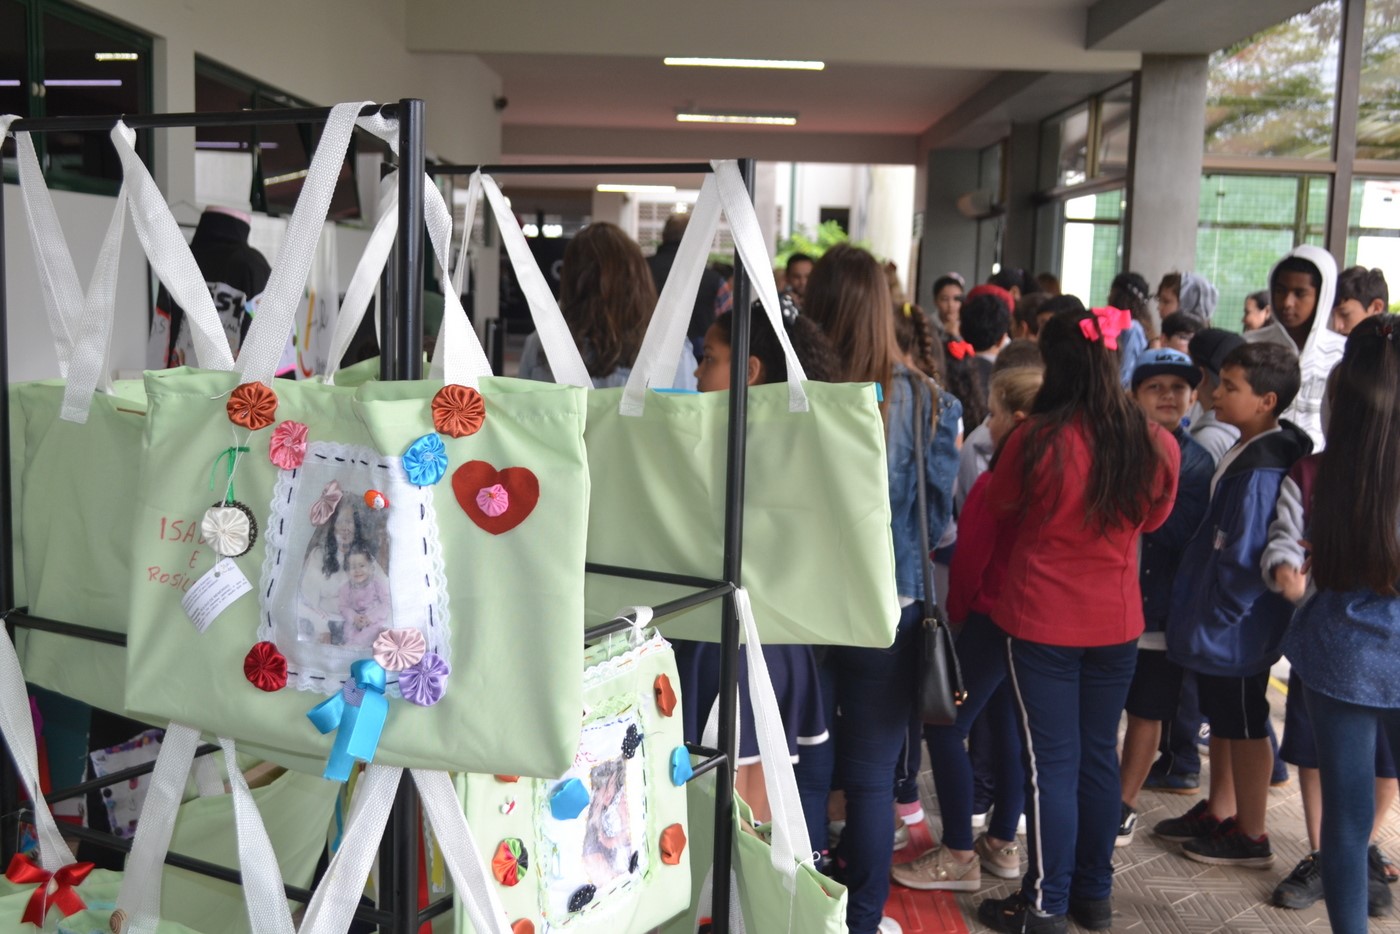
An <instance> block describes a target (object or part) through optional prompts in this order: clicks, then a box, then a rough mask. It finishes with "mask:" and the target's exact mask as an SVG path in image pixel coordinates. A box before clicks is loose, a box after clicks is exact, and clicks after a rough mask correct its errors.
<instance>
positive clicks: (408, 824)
mask: <svg viewBox="0 0 1400 934" xmlns="http://www.w3.org/2000/svg"><path fill="white" fill-rule="evenodd" d="M375 112H380V113H383V114H384V115H386V116H396V117H397V118H398V120H399V157H398V165H399V168H400V169H401V171H400V172H399V177H398V184H399V208H398V210H399V235H398V243H397V245H396V249H395V256H394V260H393V262H392V263H391V264H390V267H389V270H388V271H387V274H386V286H387V288H386V290H385V294H386V295H388V296H392V300H389V299H386V300H385V301H384V302H383V303H382V304H381V307H380V309H379V314H380V334H381V335H382V348H381V353H380V378H381V379H386V380H390V379H420V378H422V361H423V330H422V302H423V289H422V283H423V281H424V279H423V263H424V256H425V249H426V228H425V224H424V218H423V193H424V190H423V185H424V184H425V181H424V179H425V170H426V173H427V174H428V175H434V176H437V175H451V174H463V173H469V172H472V171H475V170H476V169H477V168H478V167H477V166H451V165H449V166H432V167H427V166H425V149H424V138H423V122H424V116H425V108H424V102H423V101H421V100H415V99H405V100H401V101H399V102H398V103H397V104H388V105H384V106H383V107H378V108H376V107H367V108H366V109H365V110H364V111H362V116H369V115H372V114H373V113H375ZM329 114H330V109H329V108H299V109H283V110H258V111H236V112H228V113H177V114H147V115H130V116H126V115H108V116H83V117H53V118H46V119H26V120H19V121H16V122H15V123H14V124H12V127H11V128H12V129H13V130H15V131H19V132H26V131H27V132H34V133H43V132H53V131H59V130H63V131H93V132H100V131H106V130H110V129H111V128H112V126H114V125H115V123H116V122H117V120H118V119H120V120H123V121H124V122H125V123H126V124H127V125H128V126H130V127H132V128H133V129H154V128H169V127H200V126H249V125H271V124H289V123H320V122H324V121H325V120H326V118H327V117H328V116H329ZM740 165H741V170H742V173H743V176H744V179H745V182H746V184H747V185H748V187H749V190H750V192H752V188H753V162H752V160H744V161H743V162H741V163H740ZM479 168H481V169H482V170H483V171H485V172H488V173H490V174H501V175H505V174H516V175H520V174H543V173H551V174H582V173H623V172H626V173H635V174H654V173H663V172H666V173H706V172H709V171H711V167H710V165H709V164H707V163H669V164H634V165H622V164H601V165H565V166H553V165H551V166H545V165H539V166H522V165H494V166H480V167H479ZM467 235H469V232H468V233H467ZM735 266H736V269H735V280H734V312H733V313H734V314H735V316H736V322H737V326H736V327H735V328H734V329H733V330H734V334H733V336H732V341H733V343H734V348H733V359H734V360H735V361H740V360H746V359H747V358H748V340H749V327H748V323H749V315H750V311H749V292H750V289H749V283H748V281H747V278H746V277H745V274H744V271H743V266H742V264H740V263H737V262H736V264H735ZM5 275H6V271H5V250H4V202H3V198H0V387H3V391H4V392H5V394H6V398H7V399H8V393H9V371H8V366H9V365H8V318H7V308H6V304H5V289H4V283H5V281H6V280H5ZM744 376H745V374H744V371H743V369H742V368H739V367H737V366H736V367H734V368H733V369H732V371H731V375H730V390H731V393H730V410H729V426H728V429H729V430H728V440H729V444H728V470H727V474H726V505H725V549H724V568H723V577H722V579H720V580H710V579H706V578H698V577H693V576H687V575H677V574H668V573H664V572H657V571H649V570H645V569H634V568H620V567H613V566H607V565H600V564H593V563H590V564H588V565H586V566H585V570H586V571H587V572H588V573H594V574H605V575H609V576H617V577H625V578H631V579H635V580H644V581H653V582H661V583H667V584H673V585H677V586H681V587H687V588H693V592H692V593H689V594H686V595H685V596H682V597H679V598H677V599H675V600H672V601H669V602H667V603H664V604H660V605H658V606H656V607H654V608H653V609H654V612H655V615H656V617H657V618H662V617H665V616H668V615H671V614H674V613H678V612H681V611H683V610H686V609H690V608H692V607H695V606H698V605H700V604H703V603H706V602H709V601H712V600H715V599H721V598H722V599H723V600H724V612H723V616H722V621H723V622H722V632H721V644H722V646H723V650H722V656H721V667H720V683H721V686H722V689H721V690H720V693H719V698H720V701H719V704H720V706H719V717H720V744H719V745H720V748H719V749H718V750H714V749H706V748H703V747H700V746H695V745H691V746H689V748H690V750H691V752H692V753H693V754H695V755H699V756H703V757H705V758H704V761H702V762H701V763H699V764H697V765H696V767H695V775H696V776H699V775H701V774H704V773H706V772H709V771H715V772H717V775H718V780H717V782H716V794H715V799H716V800H715V804H716V808H715V850H714V852H715V878H714V889H713V893H714V894H713V897H714V902H713V904H714V906H715V910H713V911H712V915H713V927H712V931H713V932H715V934H728V918H729V914H728V905H729V899H730V898H731V897H732V893H731V892H730V873H729V869H730V865H731V847H732V843H733V825H732V821H731V809H732V802H733V790H734V785H733V770H732V769H731V768H729V764H730V763H732V762H733V761H734V756H735V752H736V750H735V745H736V739H737V737H736V735H735V724H736V722H737V710H736V704H737V694H736V692H735V686H736V684H737V681H738V660H739V622H738V614H737V608H736V605H735V602H734V591H735V589H736V588H737V587H738V582H739V580H740V568H741V563H742V553H741V546H742V540H743V499H744V467H745V451H746V427H747V402H748V396H747V383H746V380H745V378H744ZM9 452H10V424H9V406H8V402H7V403H6V404H5V405H0V607H5V608H11V609H8V610H7V611H6V612H4V613H3V616H4V620H5V625H6V628H7V629H8V630H10V635H11V638H12V639H13V637H14V631H15V630H16V629H17V628H26V629H31V630H35V631H43V632H50V633H56V634H59V635H64V636H69V637H73V638H78V639H84V640H88V641H93V642H100V643H105V644H109V645H120V646H125V644H126V637H125V635H124V634H122V633H113V632H109V631H106V630H102V629H97V628H93V627H88V626H83V625H80V624H76V623H72V622H67V621H59V620H50V619H45V618H42V617H38V616H33V615H31V614H29V613H28V612H27V609H26V608H22V607H20V608H12V607H13V603H14V599H13V598H14V593H15V589H14V572H13V568H14V562H13V555H14V541H13V524H12V522H11V516H12V509H13V506H14V504H13V503H12V501H11V499H12V497H11V476H10V456H9ZM632 624H633V621H632V620H631V619H628V618H625V617H620V618H618V619H616V620H613V621H611V622H609V623H606V624H603V625H601V626H597V627H594V628H591V629H589V630H587V631H586V632H585V633H584V639H585V641H593V640H596V639H599V638H602V637H604V636H606V635H609V634H611V633H614V632H619V631H622V630H625V629H628V628H630V627H631V626H632ZM216 749H217V747H215V746H210V745H206V746H202V747H200V749H199V750H198V752H197V754H199V755H204V754H207V753H209V752H213V751H215V750H216ZM153 767H154V766H153V764H147V765H144V766H138V767H135V768H132V769H127V770H124V771H123V772H121V773H119V774H118V775H112V776H107V777H104V778H102V779H97V780H94V781H89V782H83V783H80V784H78V785H75V786H73V787H70V788H67V789H62V790H60V791H56V792H53V793H51V794H48V795H46V796H45V797H46V800H48V801H49V802H51V803H52V802H57V801H63V800H69V799H72V798H76V797H79V796H81V795H83V794H86V793H87V792H88V791H89V790H91V789H93V788H95V787H102V786H106V785H110V784H112V783H113V782H114V781H121V780H126V779H128V778H133V777H136V776H138V775H141V774H146V773H148V772H150V771H151V770H152V769H153ZM26 817H27V815H26V813H25V811H24V810H22V809H21V807H20V801H19V786H18V781H17V778H16V775H15V772H14V769H13V766H12V764H11V762H10V760H9V759H8V757H0V860H3V861H4V862H5V863H8V861H9V859H10V857H11V856H12V855H13V851H14V848H15V844H16V841H17V838H18V825H19V823H20V822H21V821H22V820H24V819H26ZM64 832H65V833H67V834H70V835H71V836H73V837H75V838H78V839H82V840H85V841H89V842H92V843H94V844H96V845H98V846H101V847H104V848H107V849H111V850H117V851H126V850H129V849H130V842H129V841H126V840H122V839H121V838H118V837H116V836H115V835H112V834H108V833H103V832H100V831H94V830H90V829H85V828H74V827H65V828H64ZM418 844H419V823H418V801H417V794H416V791H415V790H414V787H413V785H412V783H411V782H402V783H401V784H400V787H399V790H398V795H397V798H396V800H395V804H394V808H393V811H392V812H391V815H390V818H389V825H388V829H387V832H386V833H385V836H384V840H383V842H382V843H381V845H380V869H381V871H380V879H381V887H380V889H381V891H380V898H379V904H378V906H377V907H370V906H361V907H360V908H359V909H357V911H356V913H355V917H356V919H357V920H359V921H362V922H366V923H370V924H375V925H378V926H379V927H380V930H381V931H385V932H389V934H415V932H417V931H418V929H419V927H420V925H422V924H423V923H425V922H427V921H430V920H431V919H433V918H435V917H438V916H440V915H442V914H444V913H446V912H447V911H448V910H450V909H451V907H452V899H451V898H450V897H446V898H442V899H439V900H437V901H436V902H433V903H432V904H429V905H428V906H426V907H425V908H422V909H419V908H418V905H417V894H418V887H417V881H418V873H419V868H420V867H419V865H418ZM166 863H167V864H169V865H171V866H177V867H179V868H183V869H187V870H190V871H193V872H196V873H199V874H202V875H207V876H210V877H212V878H216V879H220V880H222V881H226V882H232V883H234V884H239V883H240V881H241V876H240V874H239V873H238V872H237V871H236V870H232V869H228V868H226V867H223V866H219V865H216V864H213V863H208V862H205V861H202V860H197V859H192V858H190V857H186V856H182V855H180V854H175V853H171V854H168V855H167V857H166ZM285 889H286V893H287V897H288V898H289V899H290V900H292V901H296V902H302V903H305V902H306V901H308V900H309V899H310V897H311V893H310V892H308V891H307V890H304V889H300V888H297V887H295V886H285Z"/></svg>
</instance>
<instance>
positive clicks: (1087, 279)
mask: <svg viewBox="0 0 1400 934" xmlns="http://www.w3.org/2000/svg"><path fill="white" fill-rule="evenodd" d="M1122 216H1123V192H1121V191H1109V192H1102V193H1100V194H1096V195H1085V196H1083V197H1081V198H1071V199H1069V200H1068V201H1066V202H1065V224H1064V228H1063V230H1062V243H1063V250H1062V253H1061V260H1060V288H1062V289H1063V290H1064V291H1065V293H1066V294H1069V295H1077V296H1079V298H1080V300H1081V301H1083V302H1084V304H1086V305H1089V306H1093V305H1097V304H1101V303H1102V302H1103V301H1105V300H1106V299H1107V298H1108V287H1109V285H1110V284H1111V283H1112V282H1113V277H1114V276H1116V275H1118V272H1119V270H1121V269H1122V263H1123V227H1122V222H1121V218H1122Z"/></svg>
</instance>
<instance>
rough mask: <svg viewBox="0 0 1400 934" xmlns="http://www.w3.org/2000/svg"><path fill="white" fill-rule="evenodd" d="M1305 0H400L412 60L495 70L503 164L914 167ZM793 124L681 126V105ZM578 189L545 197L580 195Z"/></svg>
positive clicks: (1231, 36)
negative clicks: (746, 159)
mask: <svg viewBox="0 0 1400 934" xmlns="http://www.w3.org/2000/svg"><path fill="white" fill-rule="evenodd" d="M1311 6H1312V2H1311V0H975V2H974V0H861V2H859V3H852V2H850V0H804V2H802V3H800V4H799V3H795V2H779V0H691V2H684V3H665V4H658V3H656V2H655V0H594V2H592V3H586V4H584V3H572V2H560V0H409V2H408V20H407V42H408V46H409V48H410V49H412V50H414V51H418V52H470V53H474V54H476V55H479V56H480V57H481V58H482V60H483V61H484V62H485V64H486V65H487V66H488V67H489V68H491V69H492V70H494V71H495V72H496V73H497V74H499V75H500V77H501V80H502V87H503V95H504V97H505V99H506V101H507V106H506V107H505V109H504V111H503V112H502V119H503V150H504V155H505V158H506V161H516V162H550V161H574V162H577V161H587V160H593V159H607V160H609V161H618V160H620V159H639V160H640V159H665V160H670V159H707V158H716V157H733V156H743V155H750V156H755V157H757V158H760V159H767V160H773V161H801V162H823V161H825V162H868V163H904V164H913V163H915V162H916V161H918V159H919V158H920V154H921V153H922V152H923V151H925V150H927V149H928V148H938V147H950V146H975V145H985V144H986V143H987V142H991V141H994V140H995V139H998V138H1000V137H1001V136H1003V135H1005V132H1006V129H1007V127H1008V126H1009V124H1010V123H1011V122H1012V121H1033V120H1038V119H1041V118H1043V117H1045V116H1048V115H1049V114H1052V113H1054V112H1055V111H1057V110H1060V109H1063V108H1065V107H1068V106H1070V105H1072V104H1074V103H1076V102H1077V101H1079V100H1082V99H1084V97H1086V96H1088V95H1090V94H1093V93H1096V92H1097V91H1100V90H1103V89H1104V88H1106V87H1109V86H1112V85H1113V84H1116V83H1118V82H1121V81H1122V80H1124V79H1125V78H1127V77H1129V76H1131V74H1132V73H1133V72H1134V71H1136V70H1137V68H1138V67H1139V64H1140V61H1141V55H1142V54H1143V53H1153V54H1203V53H1208V52H1210V51H1213V50H1214V49H1217V48H1222V47H1224V46H1226V45H1228V44H1230V43H1232V42H1235V41H1237V40H1238V39H1240V38H1243V37H1245V36H1248V35H1251V34H1253V33H1254V32H1257V31H1258V30H1260V29H1263V28H1266V27H1267V26H1270V25H1272V24H1274V23H1277V22H1280V21H1282V20H1283V19H1286V18H1287V17H1289V16H1291V15H1292V14H1294V13H1297V12H1299V11H1301V10H1304V9H1308V8H1310V7H1311ZM668 55H704V56H723V57H754V58H798V59H819V60H822V61H825V62H826V63H827V67H826V69H825V70H824V71H821V72H805V71H766V70H765V71H756V70H747V69H745V70H736V69H715V68H674V67H667V66H665V65H663V64H662V62H661V59H662V58H663V57H664V56H668ZM688 107H696V108H699V109H715V110H742V111H772V112H795V113H796V114H798V124H797V126H796V127H733V126H720V127H716V126H708V125H701V126H697V125H679V124H677V122H676V111H677V110H678V109H681V108H688ZM595 181H596V179H590V178H587V177H573V178H568V177H563V176H560V177H551V178H549V179H539V182H540V183H541V185H542V186H544V185H549V186H557V187H562V188H570V187H582V186H586V185H591V184H592V183H593V182H595Z"/></svg>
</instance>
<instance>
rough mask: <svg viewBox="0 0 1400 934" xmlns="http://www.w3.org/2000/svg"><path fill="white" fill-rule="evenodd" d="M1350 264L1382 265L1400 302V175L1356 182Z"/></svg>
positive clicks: (1393, 295)
mask: <svg viewBox="0 0 1400 934" xmlns="http://www.w3.org/2000/svg"><path fill="white" fill-rule="evenodd" d="M1351 199H1352V200H1351V205H1352V207H1351V210H1352V215H1351V216H1352V220H1351V229H1350V230H1348V231H1347V257H1346V259H1347V265H1348V266H1353V265H1360V266H1365V267H1367V268H1368V269H1379V270H1381V271H1382V272H1384V273H1385V281H1386V283H1387V284H1389V286H1390V290H1391V308H1394V307H1395V306H1396V304H1397V303H1400V179H1394V178H1358V179H1356V181H1355V183H1354V184H1353V185H1352V195H1351Z"/></svg>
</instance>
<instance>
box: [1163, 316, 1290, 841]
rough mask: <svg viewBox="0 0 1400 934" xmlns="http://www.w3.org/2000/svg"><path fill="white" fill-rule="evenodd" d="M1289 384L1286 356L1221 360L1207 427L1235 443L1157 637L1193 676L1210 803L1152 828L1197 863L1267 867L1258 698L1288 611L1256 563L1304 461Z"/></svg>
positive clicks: (1262, 348) (1270, 347)
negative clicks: (1230, 434) (1286, 414)
mask: <svg viewBox="0 0 1400 934" xmlns="http://www.w3.org/2000/svg"><path fill="white" fill-rule="evenodd" d="M1300 382H1301V375H1300V372H1299V369H1298V357H1297V355H1296V354H1294V353H1293V352H1292V351H1291V350H1289V349H1288V348H1286V347H1283V346H1281V345H1279V344H1272V343H1257V344H1246V345H1244V346H1242V347H1237V348H1236V349H1235V350H1233V351H1231V352H1230V353H1229V354H1228V355H1227V356H1226V358H1225V360H1224V362H1223V364H1222V366H1221V369H1220V385H1219V386H1218V387H1217V388H1216V390H1215V394H1214V397H1213V403H1214V408H1215V414H1216V417H1217V418H1218V419H1219V420H1220V421H1222V422H1224V423H1225V424H1228V425H1234V426H1235V427H1236V428H1238V429H1239V430H1240V440H1239V443H1238V444H1236V445H1235V446H1234V447H1232V448H1230V450H1229V451H1227V452H1226V453H1225V456H1224V457H1223V458H1221V460H1220V464H1219V466H1218V467H1217V468H1216V471H1215V475H1214V477H1212V479H1211V502H1210V507H1209V509H1208V511H1207V513H1206V518H1205V521H1204V522H1203V523H1202V524H1201V527H1200V528H1199V529H1198V530H1197V532H1196V534H1195V535H1194V536H1193V537H1192V538H1191V541H1190V542H1189V543H1188V544H1187V546H1186V551H1185V553H1184V554H1183V555H1182V558H1181V565H1180V569H1179V570H1178V572H1177V578H1176V584H1175V586H1174V588H1173V591H1172V613H1171V618H1172V620H1173V626H1172V627H1171V628H1170V629H1169V630H1168V632H1167V657H1168V658H1169V659H1170V660H1171V661H1173V662H1176V663H1177V664H1178V665H1181V666H1182V667H1184V668H1186V669H1188V670H1191V671H1194V672H1196V674H1197V683H1198V687H1199V691H1200V700H1201V712H1202V713H1204V714H1205V715H1206V717H1208V718H1209V719H1210V724H1211V737H1210V761H1211V776H1210V797H1209V798H1208V799H1207V800H1205V801H1202V802H1200V803H1199V804H1198V805H1196V807H1194V808H1192V809H1191V810H1190V811H1188V812H1187V813H1186V814H1185V815H1184V816H1182V817H1179V818H1174V819H1171V820H1165V821H1161V822H1160V823H1158V824H1157V826H1156V827H1155V828H1154V833H1156V834H1157V836H1159V837H1163V838H1164V839H1168V840H1176V841H1180V842H1181V843H1182V852H1183V854H1184V855H1185V856H1187V857H1188V858H1190V859H1194V860H1196V861H1198V862H1203V863H1215V864H1226V865H1236V866H1248V867H1253V868H1266V867H1268V866H1270V865H1272V864H1273V859H1274V857H1273V850H1272V849H1271V847H1270V845H1269V836H1268V832H1267V828H1266V826H1265V813H1266V810H1267V806H1268V797H1269V777H1270V773H1271V772H1272V770H1273V751H1272V749H1271V748H1270V746H1269V739H1268V732H1267V731H1268V723H1269V700H1268V696H1267V694H1268V687H1269V669H1270V667H1271V666H1272V665H1273V664H1274V662H1276V661H1278V659H1279V655H1280V652H1279V643H1280V641H1281V640H1282V638H1283V631H1284V628H1285V627H1286V626H1287V624H1288V619H1289V617H1290V616H1291V615H1292V605H1291V604H1290V603H1289V602H1288V601H1287V600H1286V599H1284V598H1283V597H1282V596H1280V595H1279V594H1276V593H1272V592H1270V591H1269V590H1268V589H1267V588H1266V587H1265V586H1264V581H1263V579H1262V578H1261V576H1260V574H1259V562H1260V558H1261V557H1262V555H1263V552H1264V548H1265V546H1266V545H1267V544H1268V540H1269V524H1270V523H1271V522H1272V521H1273V519H1274V513H1275V505H1276V503H1277V501H1278V495H1279V488H1280V486H1281V485H1282V484H1283V480H1284V477H1285V476H1286V475H1287V473H1288V471H1289V469H1290V468H1291V467H1292V466H1293V464H1294V463H1295V462H1296V461H1297V460H1298V459H1299V458H1301V457H1303V456H1305V455H1306V454H1308V453H1309V452H1311V450H1312V441H1311V439H1310V438H1309V437H1308V435H1307V434H1306V433H1305V432H1304V431H1303V430H1302V429H1300V428H1298V427H1297V426H1296V425H1294V424H1293V423H1292V422H1289V421H1285V420H1280V419H1279V413H1280V412H1282V411H1283V410H1284V409H1286V408H1288V406H1289V405H1290V404H1291V403H1292V402H1293V399H1294V397H1295V396H1296V395H1297V393H1298V387H1299V385H1300Z"/></svg>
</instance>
